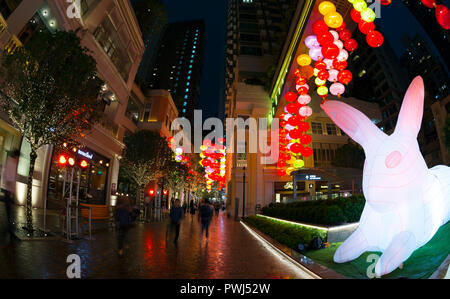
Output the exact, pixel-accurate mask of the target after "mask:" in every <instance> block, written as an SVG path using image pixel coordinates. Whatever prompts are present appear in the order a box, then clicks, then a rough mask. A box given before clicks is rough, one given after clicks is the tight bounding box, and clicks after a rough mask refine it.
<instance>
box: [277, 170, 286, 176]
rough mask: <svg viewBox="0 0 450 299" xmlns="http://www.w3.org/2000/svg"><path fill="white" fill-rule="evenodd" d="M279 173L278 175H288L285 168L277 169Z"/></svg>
mask: <svg viewBox="0 0 450 299" xmlns="http://www.w3.org/2000/svg"><path fill="white" fill-rule="evenodd" d="M277 174H278V176H285V175H286V170H284V169H279V170H278V171H277Z"/></svg>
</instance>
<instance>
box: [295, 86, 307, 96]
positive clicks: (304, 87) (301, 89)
mask: <svg viewBox="0 0 450 299" xmlns="http://www.w3.org/2000/svg"><path fill="white" fill-rule="evenodd" d="M297 92H298V93H299V94H307V93H308V87H306V86H300V87H299V88H298V89H297Z"/></svg>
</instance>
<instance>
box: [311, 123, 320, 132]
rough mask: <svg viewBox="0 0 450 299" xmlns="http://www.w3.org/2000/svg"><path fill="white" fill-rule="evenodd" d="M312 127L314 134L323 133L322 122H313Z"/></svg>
mask: <svg viewBox="0 0 450 299" xmlns="http://www.w3.org/2000/svg"><path fill="white" fill-rule="evenodd" d="M311 128H312V132H313V134H319V135H322V134H323V131H322V123H316V122H312V123H311Z"/></svg>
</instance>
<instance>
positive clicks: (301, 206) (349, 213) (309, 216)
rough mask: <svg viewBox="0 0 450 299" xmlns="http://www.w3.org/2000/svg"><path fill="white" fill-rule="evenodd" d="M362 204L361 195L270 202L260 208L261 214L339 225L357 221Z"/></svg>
mask: <svg viewBox="0 0 450 299" xmlns="http://www.w3.org/2000/svg"><path fill="white" fill-rule="evenodd" d="M364 204H365V199H364V196H362V195H353V196H351V197H339V198H336V199H326V200H312V201H301V202H293V203H287V204H284V203H271V204H269V205H268V206H266V207H264V208H262V214H263V215H266V216H271V217H276V218H281V219H285V220H292V221H299V222H306V223H313V224H322V225H340V224H343V223H351V222H358V221H359V218H360V217H361V213H362V211H363V209H364Z"/></svg>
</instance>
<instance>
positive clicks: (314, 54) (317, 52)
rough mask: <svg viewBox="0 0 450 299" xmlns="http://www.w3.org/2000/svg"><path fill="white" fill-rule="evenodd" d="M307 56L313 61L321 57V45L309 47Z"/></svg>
mask: <svg viewBox="0 0 450 299" xmlns="http://www.w3.org/2000/svg"><path fill="white" fill-rule="evenodd" d="M309 57H311V59H312V60H315V61H317V60H321V59H323V55H322V47H317V48H311V49H310V50H309Z"/></svg>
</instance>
